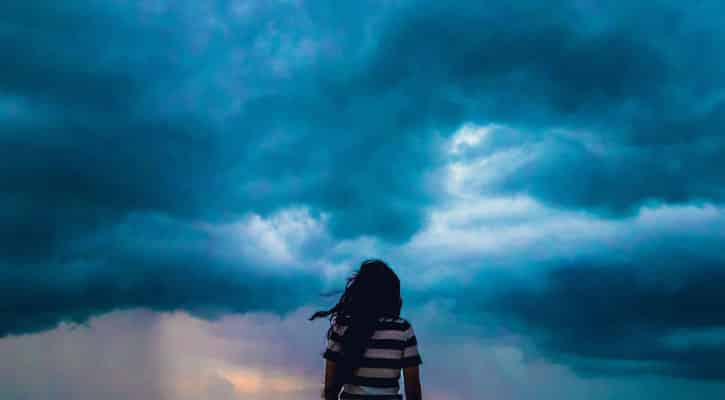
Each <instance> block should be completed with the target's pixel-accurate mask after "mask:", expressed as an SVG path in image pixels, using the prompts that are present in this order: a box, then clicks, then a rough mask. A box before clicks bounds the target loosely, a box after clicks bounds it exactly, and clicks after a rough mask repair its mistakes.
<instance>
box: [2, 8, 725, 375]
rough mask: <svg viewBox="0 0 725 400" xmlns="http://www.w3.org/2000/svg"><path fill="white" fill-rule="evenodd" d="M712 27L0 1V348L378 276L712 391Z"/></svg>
mask: <svg viewBox="0 0 725 400" xmlns="http://www.w3.org/2000/svg"><path fill="white" fill-rule="evenodd" d="M723 12H725V8H724V6H723V5H722V4H721V3H720V2H716V1H699V2H695V3H694V4H688V5H683V4H682V3H681V2H674V1H666V0H657V1H651V2H648V3H647V4H646V5H625V4H623V3H621V2H617V3H615V2H608V3H602V2H593V1H573V0H572V1H568V0H556V1H546V2H544V1H533V0H532V1H525V2H515V3H512V2H504V1H493V2H487V3H486V4H485V5H482V4H477V3H475V2H462V3H457V4H456V5H455V6H450V5H442V4H440V3H439V2H429V1H402V2H387V1H380V2H378V1H366V2H356V3H355V4H340V3H339V2H327V1H323V2H305V1H279V2H271V1H270V2H251V1H232V0H229V1H222V0H220V1H176V2H170V1H164V0H158V1H116V0H112V1H93V0H84V1H76V2H72V3H69V2H64V3H58V2H55V1H45V0H39V1H34V2H32V3H30V2H23V1H13V0H10V1H5V2H3V3H2V4H0V54H1V55H2V59H3V63H1V64H0V160H1V161H0V163H1V164H0V243H1V244H2V245H0V289H2V290H0V292H1V293H2V294H0V300H1V301H0V302H1V303H2V305H0V337H2V336H7V335H19V334H25V333H36V332H40V331H44V330H49V329H53V328H54V327H56V326H57V325H58V324H59V323H60V322H61V321H73V322H84V321H87V320H88V319H89V318H91V317H92V316H95V315H99V314H105V313H108V312H110V311H113V310H118V309H131V308H148V309H152V310H156V311H163V312H167V311H174V310H184V311H188V312H190V313H191V314H193V315H194V316H199V317H204V318H210V319H214V318H217V317H220V316H223V315H225V314H227V313H246V312H249V311H273V312H279V313H285V312H289V311H292V310H295V309H297V308H299V307H301V306H306V305H310V304H316V303H319V302H320V301H321V300H320V298H319V297H318V296H317V295H318V294H319V293H321V292H324V291H325V290H327V289H329V288H332V287H336V285H337V286H339V284H340V282H342V277H343V276H345V274H346V273H348V272H349V271H350V269H351V268H352V267H354V266H355V263H356V262H359V261H360V260H361V259H362V258H364V257H367V256H380V257H382V258H385V259H389V260H391V263H392V264H393V265H394V266H395V267H396V270H398V271H399V273H400V275H401V277H402V278H403V282H404V289H405V291H406V295H407V296H408V297H406V298H407V299H409V301H408V302H406V304H408V305H409V307H410V309H411V310H416V309H417V308H416V307H424V306H425V305H426V304H429V303H436V304H437V302H439V301H440V302H441V303H442V304H448V303H447V302H453V304H456V305H458V306H460V307H454V308H453V309H451V310H448V311H446V312H450V313H451V314H452V315H455V316H456V318H460V321H466V323H469V322H470V323H471V324H472V326H471V329H472V330H473V332H475V333H476V334H477V335H481V337H490V335H494V336H495V335H496V334H500V332H501V330H504V331H506V332H514V333H515V334H516V335H520V336H521V337H522V338H525V339H522V340H524V341H527V343H529V342H530V344H531V347H526V349H525V350H526V354H527V357H531V358H532V359H537V358H545V359H547V360H549V361H552V362H557V363H560V364H562V365H565V366H567V367H571V368H573V370H575V371H576V372H577V373H581V374H583V375H586V376H595V377H596V376H621V375H626V374H634V375H639V374H642V375H657V376H675V377H678V378H689V379H709V380H722V379H723V374H722V372H720V371H718V369H717V366H716V365H717V360H718V357H720V356H722V348H723V346H722V345H723V341H722V340H721V338H722V337H725V334H723V330H722V329H723V327H724V326H725V320H723V318H721V317H720V316H719V313H718V310H719V309H722V306H723V305H725V296H724V295H722V294H720V293H719V291H718V287H719V286H720V284H721V283H723V281H724V280H725V276H723V272H722V271H723V267H724V266H725V265H723V263H724V261H725V260H724V259H723V257H722V255H720V254H719V252H718V251H719V249H720V247H721V243H722V241H723V239H725V237H723V236H724V234H723V232H724V231H723V229H722V222H724V221H723V218H724V215H725V213H723V200H724V197H723V196H725V191H724V190H723V187H724V186H723V184H724V183H725V165H723V161H722V157H721V156H722V154H723V153H724V152H725V135H723V134H722V132H723V128H725V97H723V93H725V92H724V91H723V90H724V88H725V77H724V76H723V74H722V70H723V69H724V68H723V67H725V65H724V64H725V59H724V58H723V54H725V51H724V50H725V31H724V29H725V28H723V27H725V24H723V18H722V15H725V14H724V13H723ZM451 318H453V317H451ZM431 329H432V328H431Z"/></svg>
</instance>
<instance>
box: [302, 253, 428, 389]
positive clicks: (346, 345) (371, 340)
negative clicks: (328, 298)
mask: <svg viewBox="0 0 725 400" xmlns="http://www.w3.org/2000/svg"><path fill="white" fill-rule="evenodd" d="M402 305H403V300H402V298H401V297H400V280H399V279H398V277H397V275H395V272H393V270H392V269H390V267H388V265H387V264H385V263H384V262H383V261H381V260H365V261H363V262H362V263H361V264H360V269H359V270H358V272H357V273H356V274H353V276H352V277H350V278H349V279H348V280H347V285H346V287H345V291H344V292H343V293H342V295H341V296H340V300H339V301H338V302H337V304H335V306H334V307H332V308H331V309H329V310H327V311H318V312H316V313H315V314H314V315H312V317H310V320H313V319H315V318H318V317H328V316H329V318H330V329H329V330H328V331H327V349H326V350H325V353H324V354H323V357H324V358H325V378H324V382H325V383H324V390H323V397H324V398H325V400H337V399H338V395H339V396H340V397H339V398H340V399H343V400H346V399H375V400H388V399H402V395H401V394H400V385H399V382H398V381H399V379H400V370H401V369H402V370H403V379H404V383H405V398H406V400H420V399H421V387H420V375H419V370H418V366H419V365H420V364H421V363H422V360H421V358H420V355H419V353H418V346H417V341H416V337H415V333H414V332H413V327H412V326H411V324H410V323H409V322H408V321H406V320H405V319H403V318H401V317H400V309H401V307H402ZM340 390H342V393H340Z"/></svg>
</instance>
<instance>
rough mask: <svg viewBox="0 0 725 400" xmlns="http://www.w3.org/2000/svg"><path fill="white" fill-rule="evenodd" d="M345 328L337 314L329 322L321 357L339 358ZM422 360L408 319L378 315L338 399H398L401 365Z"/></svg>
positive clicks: (402, 366) (415, 363)
mask: <svg viewBox="0 0 725 400" xmlns="http://www.w3.org/2000/svg"><path fill="white" fill-rule="evenodd" d="M346 330H347V325H345V321H344V319H342V318H338V320H336V321H335V324H333V326H332V335H331V337H330V338H329V339H328V341H327V349H326V350H325V353H324V354H323V357H324V358H326V359H328V360H332V361H337V360H339V359H340V350H341V337H342V336H343V335H344V334H345V331H346ZM422 362H423V361H422V360H421V358H420V354H419V353H418V341H417V339H416V337H415V332H414V331H413V327H412V326H411V325H410V323H409V322H408V321H406V320H405V319H403V318H379V319H378V322H377V326H376V327H375V331H374V333H373V336H372V337H371V339H370V341H369V342H368V344H367V347H366V348H365V352H364V353H363V358H362V360H361V362H360V367H359V368H356V369H355V370H353V374H352V380H351V382H349V383H346V384H345V385H343V387H342V393H341V395H340V399H343V400H347V399H376V400H388V399H390V400H393V399H395V400H399V399H402V395H400V393H399V392H400V384H399V383H398V381H399V379H400V370H401V368H405V367H410V366H415V365H419V364H421V363H422Z"/></svg>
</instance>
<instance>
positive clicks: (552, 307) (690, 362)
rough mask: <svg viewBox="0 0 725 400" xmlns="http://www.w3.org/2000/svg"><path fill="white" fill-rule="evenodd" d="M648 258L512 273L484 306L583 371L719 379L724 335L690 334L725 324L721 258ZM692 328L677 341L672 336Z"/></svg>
mask: <svg viewBox="0 0 725 400" xmlns="http://www.w3.org/2000/svg"><path fill="white" fill-rule="evenodd" d="M639 261H644V260H639ZM647 261H649V262H651V263H652V264H650V265H649V266H647V267H644V266H642V267H640V266H638V265H632V264H629V263H620V264H617V265H612V264H606V263H599V264H597V263H596V262H591V263H589V264H585V263H574V264H571V265H560V266H557V267H555V268H553V269H551V270H549V271H548V272H546V273H544V276H543V279H541V280H536V283H535V284H532V283H531V282H532V281H531V280H529V281H528V283H527V282H526V281H524V280H518V279H513V280H512V281H509V282H507V283H504V284H502V285H501V287H500V288H499V289H500V290H498V291H496V293H497V294H496V296H495V299H493V300H491V301H490V303H489V304H488V305H487V309H488V310H489V311H492V312H493V314H495V315H499V316H501V317H503V318H504V320H505V321H508V322H507V326H511V327H514V329H515V330H516V331H518V332H521V333H523V334H525V335H529V336H531V337H533V338H534V339H535V342H536V343H537V344H538V348H539V349H540V350H541V351H542V352H543V353H544V354H545V356H546V357H547V358H551V359H554V360H557V361H558V362H561V363H563V364H565V365H568V366H570V367H572V368H574V369H575V370H577V371H578V372H580V373H582V374H585V375H595V376H601V375H610V376H618V375H631V374H664V375H672V376H677V377H686V378H694V379H716V380H722V379H723V378H725V376H723V374H722V372H721V371H720V369H719V368H718V364H719V361H718V360H719V359H720V358H721V357H722V356H723V349H722V341H724V340H725V337H720V338H719V341H718V339H717V337H716V338H715V340H714V341H712V340H710V341H703V340H699V339H698V338H697V337H698V336H697V335H696V334H695V335H692V333H693V332H696V333H700V334H702V333H703V332H714V334H715V335H716V336H717V335H719V334H717V331H718V329H722V327H723V326H725V319H724V318H723V316H722V313H721V312H720V310H721V309H722V307H723V306H724V305H725V296H724V295H723V294H722V291H721V290H720V286H721V284H722V282H723V280H724V279H725V274H724V273H723V260H722V259H698V257H693V256H681V257H673V258H672V259H669V260H668V259H664V258H663V259H653V260H647ZM679 263H686V265H687V266H686V267H683V266H681V265H680V264H679ZM688 333H689V334H690V335H691V336H689V337H688V336H681V337H682V338H683V340H682V342H681V344H680V345H677V344H676V342H675V341H674V340H673V338H676V337H677V335H687V334H688Z"/></svg>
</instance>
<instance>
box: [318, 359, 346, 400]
mask: <svg viewBox="0 0 725 400" xmlns="http://www.w3.org/2000/svg"><path fill="white" fill-rule="evenodd" d="M336 373H337V368H336V365H335V362H334V361H330V360H325V384H324V385H325V386H324V388H323V390H322V398H323V399H325V400H337V397H338V395H339V394H340V389H342V387H341V385H340V384H339V383H337V376H336Z"/></svg>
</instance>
